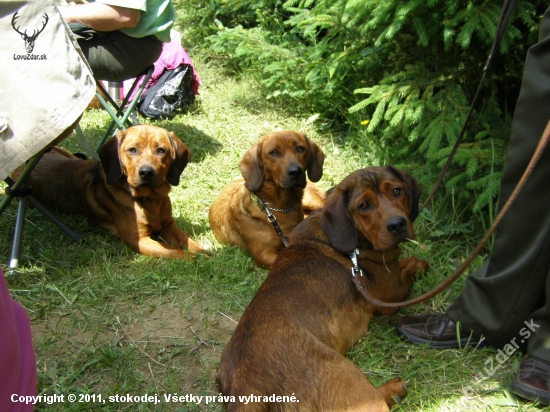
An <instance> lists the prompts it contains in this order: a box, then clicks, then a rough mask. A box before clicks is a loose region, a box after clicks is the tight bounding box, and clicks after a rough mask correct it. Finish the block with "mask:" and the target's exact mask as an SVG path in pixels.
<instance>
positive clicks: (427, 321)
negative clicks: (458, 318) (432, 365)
mask: <svg viewBox="0 0 550 412" xmlns="http://www.w3.org/2000/svg"><path fill="white" fill-rule="evenodd" d="M395 329H396V331H397V334H398V335H399V336H401V338H402V339H403V340H404V341H406V342H409V343H414V344H416V345H428V346H429V347H431V348H440V349H445V348H461V347H464V346H466V345H470V346H482V345H481V343H482V339H480V338H477V337H475V336H473V335H470V334H466V333H463V332H460V334H459V335H458V336H457V326H456V324H455V323H454V322H453V321H452V320H451V319H449V318H448V317H447V315H445V314H444V313H443V314H435V315H418V316H403V317H402V318H401V319H400V320H399V322H397V326H396V327H395Z"/></svg>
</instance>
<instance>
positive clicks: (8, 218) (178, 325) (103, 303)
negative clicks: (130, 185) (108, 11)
mask: <svg viewBox="0 0 550 412" xmlns="http://www.w3.org/2000/svg"><path fill="white" fill-rule="evenodd" d="M192 57H193V58H194V61H195V65H196V67H197V70H198V73H199V74H200V77H201V79H202V81H203V85H202V86H201V88H200V93H201V94H200V96H199V97H198V99H197V102H196V104H195V105H194V107H193V108H192V111H191V112H190V113H188V114H186V115H180V116H177V117H176V118H175V119H173V120H170V121H159V122H155V124H157V125H159V126H162V127H165V128H167V129H169V130H172V131H174V132H175V133H176V134H177V135H178V136H179V137H180V138H181V139H182V140H183V141H184V142H185V143H186V144H187V145H188V146H189V148H190V149H191V152H192V160H191V162H190V164H189V165H188V167H187V168H186V170H185V172H184V174H183V175H182V179H181V183H180V185H179V187H176V188H174V189H173V191H172V192H171V199H172V202H173V213H174V216H175V219H176V221H177V223H178V224H179V226H180V227H182V228H183V229H184V230H185V231H186V232H188V233H189V234H191V235H192V236H193V237H194V238H195V239H196V240H197V241H198V242H199V243H200V244H201V245H203V246H204V247H205V248H207V249H210V250H211V251H212V256H211V257H210V258H208V259H205V258H203V257H198V258H197V260H196V261H195V262H192V263H189V262H183V261H169V260H163V259H154V258H150V257H145V256H141V255H138V254H136V253H134V252H132V251H131V250H130V249H129V248H128V247H126V246H125V245H124V244H123V243H122V242H121V241H120V240H118V239H116V238H114V237H112V236H110V235H109V234H108V233H106V232H105V231H104V230H102V229H101V228H97V227H94V226H92V225H90V224H89V223H88V222H86V221H85V220H83V219H81V218H79V217H71V216H63V219H64V220H65V221H66V223H68V224H69V226H71V227H72V228H74V229H75V230H76V231H77V232H78V233H79V234H80V235H81V236H82V237H83V238H84V240H85V243H84V244H82V245H79V244H76V243H74V242H73V241H72V240H70V239H69V238H68V237H66V236H65V235H62V234H61V232H60V231H59V230H58V228H57V227H56V226H54V225H52V224H51V223H50V222H49V221H47V220H46V219H45V218H44V217H42V216H41V215H39V214H38V213H37V212H36V211H35V210H29V213H28V218H27V223H26V227H25V233H24V242H23V251H22V258H21V263H20V268H19V271H18V274H17V275H16V276H12V277H9V278H8V279H7V281H8V285H9V288H10V290H11V293H12V296H13V297H14V298H15V299H16V300H17V301H19V302H20V303H21V304H22V305H23V306H24V307H25V308H26V309H27V312H28V314H29V317H30V319H31V325H32V331H33V339H34V344H35V350H36V356H37V367H38V373H39V382H38V392H39V394H53V393H57V394H64V395H65V396H67V395H68V394H77V395H79V394H96V395H97V394H101V395H102V397H103V398H104V399H105V398H107V397H109V396H115V395H117V394H118V395H126V394H131V395H140V396H141V395H144V394H149V395H151V394H158V396H159V398H160V400H161V402H160V403H159V404H157V405H153V404H144V403H110V402H106V403H105V404H103V403H101V404H98V403H92V402H88V403H75V404H71V403H69V402H65V403H63V404H54V405H47V404H39V405H38V406H37V410H40V411H63V410H71V411H75V410H76V411H89V410H90V411H91V410H94V411H95V410H102V411H135V410H138V411H139V410H155V411H179V412H183V411H199V410H200V411H219V410H221V406H220V404H219V403H217V402H216V403H211V404H209V405H205V404H204V402H203V403H201V404H200V405H196V404H195V403H193V402H175V403H165V402H164V401H163V400H162V397H163V395H164V394H176V393H177V394H178V395H180V396H185V395H186V394H192V395H195V396H215V395H217V394H218V388H217V387H216V385H215V381H214V379H215V375H216V370H217V366H218V362H219V358H220V354H221V351H222V350H223V348H224V345H225V343H226V342H227V341H228V339H229V337H230V335H231V332H232V330H233V328H234V327H235V320H238V318H239V316H240V315H241V314H242V312H243V310H244V309H245V308H246V306H247V304H248V302H249V301H250V299H251V298H252V296H253V295H254V293H255V291H256V290H257V289H258V287H259V286H260V284H261V283H262V281H263V279H264V278H265V276H266V274H267V272H266V271H265V270H262V269H259V268H256V267H254V266H253V264H252V260H251V258H250V257H249V256H248V255H247V254H246V253H243V252H241V251H239V250H237V249H235V248H233V247H226V246H222V245H220V244H218V243H217V242H216V241H215V239H214V237H213V235H212V233H211V231H210V228H209V224H208V208H209V206H210V204H211V203H212V201H213V200H214V198H215V197H216V195H217V194H218V192H219V191H220V189H221V188H222V187H223V186H224V184H226V183H227V182H228V181H230V180H231V179H233V178H235V177H237V176H239V170H238V167H237V165H238V162H239V160H240V158H241V157H242V155H243V154H244V152H245V151H246V150H247V149H248V147H249V146H250V145H251V143H252V142H253V141H254V140H255V139H257V138H259V137H261V136H263V135H264V134H266V133H268V132H271V131H273V130H277V129H295V130H300V131H302V132H305V133H307V134H308V136H309V137H310V138H312V139H313V140H314V141H316V142H317V143H318V144H319V145H320V146H321V147H322V148H323V149H324V151H325V154H326V163H325V168H324V176H323V179H322V181H321V182H320V183H319V185H320V186H321V187H322V188H324V189H328V188H330V187H331V186H333V185H334V184H336V183H338V182H339V181H340V180H341V179H342V178H343V177H345V176H346V175H347V174H349V173H350V172H352V171H353V170H355V169H357V168H361V167H365V166H369V165H371V164H372V163H371V161H369V160H368V159H369V158H370V157H369V154H368V153H357V152H355V151H354V150H353V149H352V148H351V147H349V146H348V145H347V144H346V136H343V135H341V134H338V133H336V132H334V131H331V129H320V128H317V127H316V123H313V122H309V121H308V118H309V117H310V115H309V114H304V115H299V114H296V113H295V112H293V110H292V108H287V107H281V106H278V105H276V104H275V103H272V102H270V101H266V100H265V99H264V98H263V97H262V95H261V94H260V92H259V89H258V87H256V85H255V84H254V83H252V82H251V81H248V80H247V79H243V78H235V77H230V76H227V75H225V74H223V73H222V72H221V70H220V69H218V68H217V67H216V66H215V65H214V64H209V63H208V62H205V61H203V60H202V59H201V57H200V56H198V55H195V56H193V55H192ZM106 120H107V118H106V116H105V114H104V113H102V112H98V111H92V112H87V113H86V114H85V116H84V118H83V121H82V123H81V125H82V128H83V130H84V132H85V133H86V135H87V136H88V137H89V139H90V140H94V139H98V137H99V135H100V133H101V131H102V129H103V128H104V127H105V125H106ZM62 145H63V146H64V147H66V148H68V149H69V150H81V149H80V148H79V147H78V144H77V142H76V138H75V136H72V137H70V138H69V139H67V140H66V141H64V142H63V144H62ZM428 189H429V188H425V191H427V190H428ZM14 215H15V206H14V205H12V206H10V207H9V208H8V210H7V211H6V212H5V213H4V214H3V215H2V216H1V217H0V262H2V268H3V270H4V271H6V269H7V267H6V265H5V264H4V263H5V262H7V261H8V256H9V253H10V247H11V237H12V231H13V218H14ZM442 224H443V222H442V219H441V218H439V217H438V216H437V210H435V211H432V213H431V214H428V213H426V212H425V213H422V214H421V215H420V217H419V218H418V220H417V222H416V228H417V240H418V241H419V242H420V243H421V244H422V245H423V246H417V245H411V244H409V245H406V247H405V253H407V254H414V255H416V256H419V257H422V258H424V259H427V260H428V261H429V263H430V271H429V273H428V274H427V275H426V276H425V277H424V278H423V279H422V280H420V281H419V282H417V284H416V286H415V288H414V290H413V294H415V295H416V294H419V293H422V292H424V291H426V290H428V289H429V288H431V287H432V286H434V285H435V284H436V283H438V282H439V281H440V280H441V279H442V278H443V277H444V276H446V275H448V274H450V273H451V272H452V270H453V269H454V268H455V267H456V266H457V265H458V264H459V263H460V262H461V260H462V259H463V258H464V257H465V255H466V253H467V251H468V250H471V248H472V243H473V241H472V239H469V238H465V236H454V237H451V236H446V235H445V233H444V232H442V231H441V230H440V228H441V225H442ZM481 261H482V258H478V259H477V260H476V263H475V265H476V266H479V265H480V264H481ZM461 284H462V282H460V281H459V282H458V283H457V284H455V285H454V286H453V287H452V288H451V289H450V290H449V291H447V292H445V293H443V294H441V295H439V296H438V297H436V298H434V299H433V300H431V301H429V302H427V303H425V304H423V305H420V306H417V307H413V308H407V309H405V310H402V311H401V314H403V313H423V312H426V311H441V310H444V309H445V308H446V307H447V306H448V305H449V304H450V303H451V302H452V300H453V299H454V298H455V297H456V296H457V294H458V293H459V292H460V290H461ZM397 318H398V317H397V316H395V317H377V318H375V319H374V320H373V321H372V323H371V329H370V332H369V333H368V334H367V336H366V337H365V338H364V339H362V340H361V341H360V342H359V343H358V344H357V345H356V346H355V347H354V348H352V349H351V351H350V353H349V358H350V359H351V360H352V361H353V362H355V363H356V364H357V365H358V366H359V367H360V368H361V369H362V370H363V371H364V372H365V373H366V374H367V376H368V377H369V379H370V380H371V381H372V382H373V383H374V384H375V385H379V384H381V383H383V382H384V381H385V380H387V379H389V378H392V377H395V376H402V377H403V378H404V379H405V380H406V381H407V382H408V385H409V395H408V396H407V397H406V398H405V400H404V401H403V403H402V404H401V405H400V406H398V407H397V408H396V410H398V411H455V410H499V411H506V410H539V408H538V407H536V406H535V405H534V404H532V403H529V402H524V401H521V400H516V399H515V398H513V397H512V396H511V395H510V394H509V393H508V392H507V390H506V385H507V383H508V381H509V380H510V378H511V376H512V375H513V369H514V365H516V363H517V360H518V359H517V357H516V358H514V359H510V360H508V361H507V362H506V363H505V364H504V365H503V366H502V368H500V369H499V371H498V373H497V374H496V375H495V376H493V377H491V378H490V379H488V380H487V381H485V382H483V383H482V384H479V385H476V384H475V382H476V381H475V374H477V373H478V372H482V371H483V368H484V367H485V366H486V365H485V362H486V361H487V359H488V358H489V357H491V356H494V354H495V352H494V351H493V350H491V349H479V350H472V349H470V348H466V349H462V350H443V351H435V350H429V349H426V348H423V347H414V346H412V345H408V344H405V343H403V342H402V341H401V340H400V339H399V338H398V337H397V336H396V335H395V333H394V324H395V321H396V320H397ZM467 386H473V387H474V388H475V396H474V397H473V398H466V397H465V396H464V392H463V387H467Z"/></svg>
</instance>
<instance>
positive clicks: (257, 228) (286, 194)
mask: <svg viewBox="0 0 550 412" xmlns="http://www.w3.org/2000/svg"><path fill="white" fill-rule="evenodd" d="M324 159H325V155H324V154H323V151H322V150H321V149H320V148H319V146H317V145H316V144H315V143H313V142H312V141H311V140H310V139H308V138H307V137H306V136H305V135H304V134H302V133H299V132H294V131H291V130H287V131H284V132H274V133H270V134H268V135H267V136H264V137H263V138H261V139H259V140H257V141H256V142H255V143H254V145H253V146H252V147H251V148H250V149H249V150H248V151H247V152H246V154H245V155H244V156H243V158H242V160H241V162H240V164H239V168H240V170H241V174H242V176H243V178H242V179H237V180H234V181H232V182H230V183H229V184H227V185H226V186H225V187H224V188H223V189H222V191H221V192H220V194H219V195H218V197H217V198H216V199H215V200H214V202H213V203H212V206H211V207H210V211H209V219H210V227H211V228H212V231H213V232H214V236H215V237H216V239H217V240H218V241H219V242H220V243H224V244H230V245H237V246H238V247H240V248H241V249H244V250H248V251H249V252H250V254H251V255H252V257H253V258H254V263H255V264H256V265H258V266H262V267H265V268H269V267H271V265H272V264H273V262H274V261H275V259H276V258H277V255H278V253H279V251H280V250H281V249H282V248H283V247H284V244H283V241H282V239H281V237H280V236H279V235H278V234H277V231H276V230H275V228H274V227H273V225H272V223H270V222H269V220H268V217H267V214H266V212H265V211H264V210H262V207H261V205H262V203H263V204H265V205H266V207H267V209H268V210H269V211H270V212H271V213H272V215H273V216H274V217H275V218H276V222H277V224H278V226H279V228H280V230H281V231H282V235H283V237H284V238H285V239H286V238H287V237H288V235H289V234H290V232H291V231H292V229H294V228H295V227H296V225H297V224H298V223H300V222H301V221H302V220H303V219H304V209H305V210H306V211H308V212H309V211H311V210H313V209H316V208H319V207H322V205H323V194H322V192H320V191H319V189H317V188H315V186H312V185H311V183H307V179H306V171H307V176H308V177H309V179H310V180H311V181H313V182H317V181H319V179H321V176H322V175H323V162H324ZM306 183H307V186H306ZM304 188H305V189H306V191H307V192H308V194H307V196H305V198H306V199H307V203H305V204H303V203H302V198H303V197H304ZM258 199H259V200H258Z"/></svg>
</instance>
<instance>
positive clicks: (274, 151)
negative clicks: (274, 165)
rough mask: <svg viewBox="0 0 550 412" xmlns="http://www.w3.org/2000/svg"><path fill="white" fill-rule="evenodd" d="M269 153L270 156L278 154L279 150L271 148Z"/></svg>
mask: <svg viewBox="0 0 550 412" xmlns="http://www.w3.org/2000/svg"><path fill="white" fill-rule="evenodd" d="M269 154H270V155H271V156H278V155H279V152H278V151H277V150H272V151H271V152H269Z"/></svg>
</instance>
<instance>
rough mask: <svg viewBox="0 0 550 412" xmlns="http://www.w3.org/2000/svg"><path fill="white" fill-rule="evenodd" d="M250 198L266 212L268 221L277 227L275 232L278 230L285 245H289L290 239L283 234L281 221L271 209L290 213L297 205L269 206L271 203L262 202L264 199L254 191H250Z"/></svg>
mask: <svg viewBox="0 0 550 412" xmlns="http://www.w3.org/2000/svg"><path fill="white" fill-rule="evenodd" d="M250 198H251V199H252V201H253V202H256V204H257V205H258V207H259V208H260V210H262V211H263V212H264V213H265V214H266V216H267V221H268V222H269V223H271V225H272V226H273V228H274V229H275V232H277V235H278V236H279V239H281V242H283V245H284V246H285V247H287V246H288V240H286V238H285V235H284V234H283V231H282V229H281V227H280V226H279V223H277V218H276V217H275V215H274V214H273V213H271V211H274V212H280V213H288V212H292V211H293V210H294V209H295V207H294V206H292V207H289V208H288V209H276V208H274V207H267V205H269V203H264V202H262V200H261V199H260V198H259V197H258V195H256V193H252V192H251V193H250Z"/></svg>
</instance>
